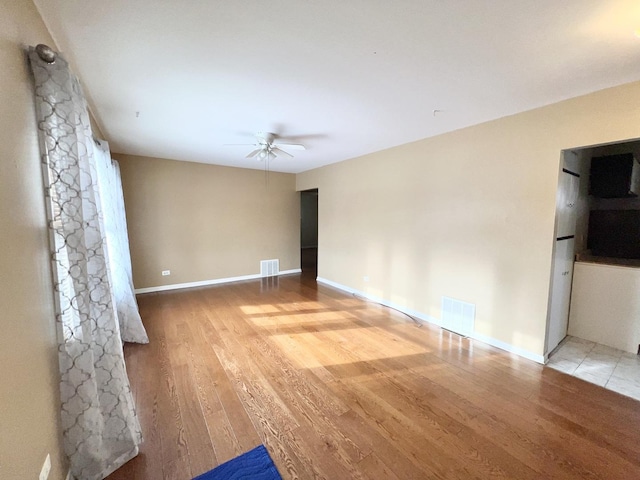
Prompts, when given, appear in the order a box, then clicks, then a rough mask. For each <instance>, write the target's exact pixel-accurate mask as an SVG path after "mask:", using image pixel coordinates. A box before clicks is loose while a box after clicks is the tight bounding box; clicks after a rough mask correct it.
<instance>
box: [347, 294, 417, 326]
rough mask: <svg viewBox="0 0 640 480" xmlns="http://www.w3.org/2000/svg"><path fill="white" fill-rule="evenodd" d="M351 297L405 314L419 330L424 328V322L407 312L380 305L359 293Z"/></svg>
mask: <svg viewBox="0 0 640 480" xmlns="http://www.w3.org/2000/svg"><path fill="white" fill-rule="evenodd" d="M351 295H353V296H354V297H355V298H357V299H359V300H364V301H365V302H369V303H375V304H376V305H380V306H382V307H386V308H388V309H389V310H395V311H396V312H398V313H401V314H403V315H404V316H406V317H409V318H410V319H411V320H413V322H414V323H415V324H416V326H417V327H418V328H422V322H420V321H419V320H418V319H417V318H415V317H412V316H411V315H409V314H408V313H407V312H403V311H402V310H398V309H397V308H394V307H390V306H389V305H385V304H384V303H380V302H376V301H375V300H371V299H370V298H367V297H365V296H363V295H358V294H357V293H355V292H353V293H352V294H351Z"/></svg>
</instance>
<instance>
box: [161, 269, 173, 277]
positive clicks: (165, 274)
mask: <svg viewBox="0 0 640 480" xmlns="http://www.w3.org/2000/svg"><path fill="white" fill-rule="evenodd" d="M167 275H171V270H162V276H163V277H166V276H167Z"/></svg>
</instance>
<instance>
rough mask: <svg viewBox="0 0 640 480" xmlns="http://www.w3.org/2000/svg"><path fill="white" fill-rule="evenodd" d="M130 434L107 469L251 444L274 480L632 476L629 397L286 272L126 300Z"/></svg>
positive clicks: (172, 465) (209, 461) (184, 459)
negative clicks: (131, 339) (263, 455)
mask: <svg viewBox="0 0 640 480" xmlns="http://www.w3.org/2000/svg"><path fill="white" fill-rule="evenodd" d="M138 301H139V304H140V310H141V313H142V317H143V319H144V322H145V325H146V327H147V330H148V333H149V337H150V344H149V345H126V347H125V353H126V357H127V368H128V372H129V377H130V379H131V384H132V389H133V392H134V395H135V398H136V403H137V406H138V414H139V416H140V422H141V424H142V428H143V432H144V436H145V441H144V443H143V445H142V446H141V453H140V455H139V456H138V457H137V458H135V459H133V460H132V461H130V462H129V463H128V464H126V465H125V466H123V467H122V468H121V469H120V470H118V471H117V472H115V473H114V474H112V475H111V476H110V477H109V479H111V480H118V479H153V480H157V479H163V478H164V479H191V478H192V477H194V476H196V475H199V474H201V473H203V472H205V471H207V470H209V469H211V468H213V467H215V466H216V465H218V464H220V463H222V462H225V461H227V460H229V459H231V458H233V457H235V456H237V455H239V454H241V453H244V452H246V451H247V450H250V449H251V448H253V447H255V446H257V445H259V444H260V443H264V444H265V446H266V447H267V449H268V450H269V453H270V454H271V456H272V458H273V460H274V462H275V463H276V465H277V467H278V469H279V470H280V473H281V475H282V477H283V478H284V479H295V478H300V479H307V478H327V479H351V478H355V479H402V480H404V479H431V478H443V479H465V478H474V479H476V478H478V479H481V478H514V479H551V478H553V479H569V478H572V479H584V478H590V479H597V478H602V479H618V478H619V479H632V478H640V453H639V452H640V429H639V428H638V427H639V426H640V403H639V402H636V401H635V400H632V399H630V398H627V397H623V396H621V395H619V394H617V393H614V392H611V391H607V390H604V389H602V388H600V387H597V386H595V385H592V384H589V383H586V382H583V381H582V380H579V379H577V378H573V377H570V376H567V375H564V374H562V373H560V372H557V371H555V370H552V369H549V368H544V367H542V366H541V365H538V364H536V363H533V362H530V361H528V360H524V359H521V358H518V357H515V356H510V355H509V354H507V353H505V352H503V351H501V350H498V349H495V348H492V347H489V346H487V345H484V344H482V343H480V342H477V341H471V340H468V339H462V338H460V337H458V336H456V335H454V334H450V333H448V332H446V331H444V330H440V329H438V328H436V327H433V326H430V325H424V326H423V327H421V328H418V327H416V325H415V324H414V323H413V322H411V321H410V320H409V319H408V318H406V317H404V316H402V315H401V314H398V313H396V312H394V311H391V310H388V309H386V308H384V307H380V306H377V305H375V304H370V303H365V302H363V301H361V300H359V299H356V298H354V297H350V296H347V295H345V294H343V293H341V292H338V291H336V290H333V289H330V288H326V287H322V286H316V284H315V282H314V281H313V280H309V279H307V278H305V277H300V276H297V275H294V276H287V277H280V278H270V279H263V280H261V281H250V282H242V283H234V284H228V285H223V286H215V287H209V288H200V289H190V290H180V291H175V292H167V293H158V294H147V295H142V296H140V297H139V298H138Z"/></svg>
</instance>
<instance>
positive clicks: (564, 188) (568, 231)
mask: <svg viewBox="0 0 640 480" xmlns="http://www.w3.org/2000/svg"><path fill="white" fill-rule="evenodd" d="M579 188H580V177H578V176H577V175H576V174H572V173H569V172H568V171H566V170H564V171H563V172H562V173H561V174H560V184H559V185H558V195H557V198H556V212H557V213H556V215H557V218H558V227H557V229H556V237H557V238H562V237H567V236H571V235H575V233H576V220H577V208H576V203H577V200H578V189H579Z"/></svg>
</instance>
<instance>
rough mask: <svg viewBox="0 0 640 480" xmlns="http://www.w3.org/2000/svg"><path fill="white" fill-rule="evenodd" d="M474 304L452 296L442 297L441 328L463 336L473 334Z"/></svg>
mask: <svg viewBox="0 0 640 480" xmlns="http://www.w3.org/2000/svg"><path fill="white" fill-rule="evenodd" d="M475 321H476V306H475V305H474V304H473V303H467V302H461V301H460V300H456V299H454V298H449V297H442V328H444V329H446V330H451V331H452V332H455V333H459V334H460V335H464V336H465V337H469V336H471V335H472V334H473V330H474V325H475Z"/></svg>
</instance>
